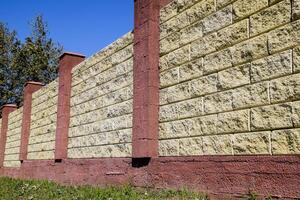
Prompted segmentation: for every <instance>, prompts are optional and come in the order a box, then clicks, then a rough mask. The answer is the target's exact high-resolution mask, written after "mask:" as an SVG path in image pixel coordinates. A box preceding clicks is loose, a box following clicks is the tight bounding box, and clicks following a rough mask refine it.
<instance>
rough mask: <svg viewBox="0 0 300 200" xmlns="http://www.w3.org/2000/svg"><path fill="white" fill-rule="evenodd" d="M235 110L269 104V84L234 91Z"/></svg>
mask: <svg viewBox="0 0 300 200" xmlns="http://www.w3.org/2000/svg"><path fill="white" fill-rule="evenodd" d="M232 96H233V107H234V108H235V109H241V108H249V107H254V106H260V105H266V104H268V103H269V94H268V83H267V82H263V83H257V84H252V85H248V86H244V87H240V88H236V89H234V90H233V91H232Z"/></svg>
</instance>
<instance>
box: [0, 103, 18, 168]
mask: <svg viewBox="0 0 300 200" xmlns="http://www.w3.org/2000/svg"><path fill="white" fill-rule="evenodd" d="M22 117H23V108H22V107H21V108H19V109H18V110H16V111H14V112H12V113H10V114H9V116H8V128H7V137H6V145H5V152H4V163H3V165H4V167H20V164H21V163H20V161H19V156H20V145H21V128H22Z"/></svg>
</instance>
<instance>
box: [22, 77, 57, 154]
mask: <svg viewBox="0 0 300 200" xmlns="http://www.w3.org/2000/svg"><path fill="white" fill-rule="evenodd" d="M57 98H58V79H56V80H55V81H53V82H51V83H49V84H48V85H46V86H45V87H43V88H41V89H40V90H38V91H37V92H35V93H33V95H32V111H31V125H30V136H29V144H28V156H27V158H28V159H29V160H36V159H42V160H46V159H54V149H55V134H56V121H57Z"/></svg>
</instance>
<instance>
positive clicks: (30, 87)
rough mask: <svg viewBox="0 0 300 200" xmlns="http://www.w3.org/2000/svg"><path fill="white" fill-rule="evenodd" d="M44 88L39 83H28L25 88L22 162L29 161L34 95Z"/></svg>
mask: <svg viewBox="0 0 300 200" xmlns="http://www.w3.org/2000/svg"><path fill="white" fill-rule="evenodd" d="M41 87H43V84H42V83H39V82H32V81H30V82H27V83H26V84H25V86H24V103H23V117H22V129H21V146H20V160H21V161H23V160H26V159H27V150H28V142H29V135H30V123H31V109H32V94H33V93H34V92H36V91H37V90H39V89H40V88H41Z"/></svg>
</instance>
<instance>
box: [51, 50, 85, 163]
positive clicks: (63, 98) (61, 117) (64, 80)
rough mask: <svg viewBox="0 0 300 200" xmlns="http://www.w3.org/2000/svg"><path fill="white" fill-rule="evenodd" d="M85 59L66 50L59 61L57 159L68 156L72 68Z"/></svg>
mask: <svg viewBox="0 0 300 200" xmlns="http://www.w3.org/2000/svg"><path fill="white" fill-rule="evenodd" d="M84 59H85V56H83V55H80V54H75V53H70V52H66V53H64V54H62V55H61V56H60V61H59V72H58V73H59V90H58V105H57V127H56V139H55V159H56V160H61V159H66V158H67V147H68V131H69V124H70V98H71V84H72V69H73V67H75V66H76V65H78V64H79V63H81V62H82V61H83V60H84Z"/></svg>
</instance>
